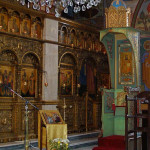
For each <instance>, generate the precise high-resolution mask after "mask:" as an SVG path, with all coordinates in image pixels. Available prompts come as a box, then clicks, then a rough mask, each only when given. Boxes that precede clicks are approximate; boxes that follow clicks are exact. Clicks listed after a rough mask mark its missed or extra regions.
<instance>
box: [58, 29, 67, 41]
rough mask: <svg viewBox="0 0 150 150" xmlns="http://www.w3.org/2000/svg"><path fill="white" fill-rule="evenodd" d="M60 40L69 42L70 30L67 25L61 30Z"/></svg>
mask: <svg viewBox="0 0 150 150" xmlns="http://www.w3.org/2000/svg"><path fill="white" fill-rule="evenodd" d="M59 42H60V43H65V44H67V42H68V30H67V27H66V26H62V27H61V30H60V32H59Z"/></svg>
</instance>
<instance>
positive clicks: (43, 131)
mask: <svg viewBox="0 0 150 150" xmlns="http://www.w3.org/2000/svg"><path fill="white" fill-rule="evenodd" d="M55 138H62V139H67V124H65V123H64V121H63V119H62V117H61V115H60V113H59V111H58V110H40V111H39V114H38V146H39V148H40V150H42V148H46V150H49V146H48V145H49V141H50V140H53V139H55Z"/></svg>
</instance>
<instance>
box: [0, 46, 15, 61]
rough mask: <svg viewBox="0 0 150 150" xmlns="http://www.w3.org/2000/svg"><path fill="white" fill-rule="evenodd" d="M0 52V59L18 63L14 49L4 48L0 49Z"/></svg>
mask: <svg viewBox="0 0 150 150" xmlns="http://www.w3.org/2000/svg"><path fill="white" fill-rule="evenodd" d="M0 54H1V57H0V61H10V62H11V63H13V64H16V63H18V57H17V54H16V53H15V51H13V50H9V49H5V50H2V51H1V53H0ZM5 59H6V60H5Z"/></svg>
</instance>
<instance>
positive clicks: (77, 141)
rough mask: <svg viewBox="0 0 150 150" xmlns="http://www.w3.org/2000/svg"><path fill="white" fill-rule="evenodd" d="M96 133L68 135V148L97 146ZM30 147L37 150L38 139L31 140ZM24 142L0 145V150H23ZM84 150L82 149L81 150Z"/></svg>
mask: <svg viewBox="0 0 150 150" xmlns="http://www.w3.org/2000/svg"><path fill="white" fill-rule="evenodd" d="M99 132H100V131H99V130H98V131H93V132H85V133H76V134H69V135H68V139H69V141H70V143H69V147H70V149H71V150H72V149H76V148H83V147H88V146H92V145H98V135H99ZM30 142H31V145H32V146H33V147H35V148H32V150H39V148H38V139H34V140H33V139H32V140H31V141H30ZM24 147H25V146H24V141H15V142H8V143H1V144H0V150H24V149H25V148H24ZM43 150H44V149H43ZM83 150H84V149H83Z"/></svg>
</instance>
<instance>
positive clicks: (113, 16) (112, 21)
mask: <svg viewBox="0 0 150 150" xmlns="http://www.w3.org/2000/svg"><path fill="white" fill-rule="evenodd" d="M105 16H106V28H117V27H129V26H130V18H131V11H130V8H127V9H126V8H125V7H123V6H120V7H118V8H116V7H114V6H110V7H109V8H106V9H105Z"/></svg>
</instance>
